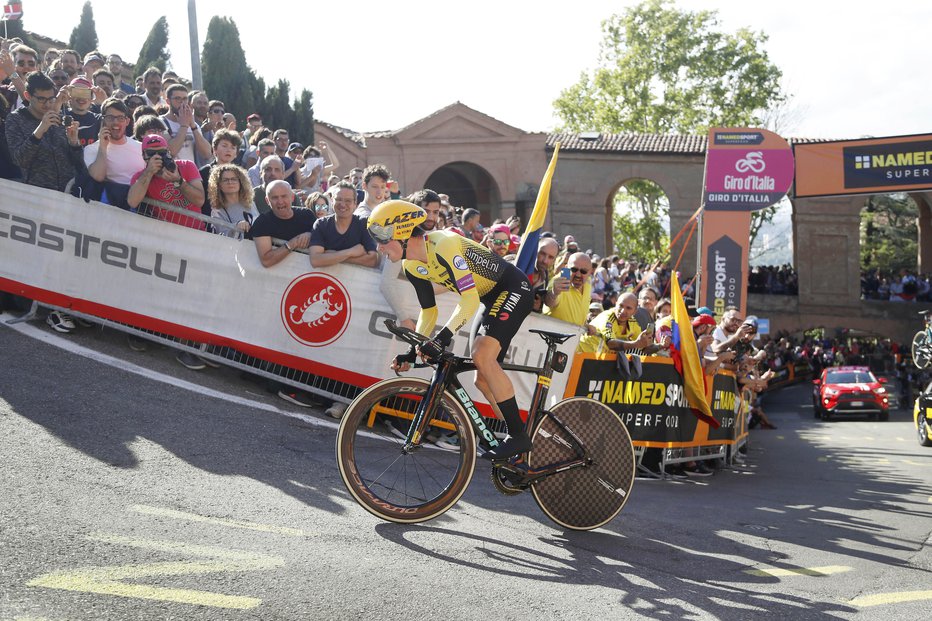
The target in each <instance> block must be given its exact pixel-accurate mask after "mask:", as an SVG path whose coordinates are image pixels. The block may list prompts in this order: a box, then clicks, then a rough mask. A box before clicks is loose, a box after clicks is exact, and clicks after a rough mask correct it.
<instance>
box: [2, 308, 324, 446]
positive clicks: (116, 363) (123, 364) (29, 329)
mask: <svg viewBox="0 0 932 621" xmlns="http://www.w3.org/2000/svg"><path fill="white" fill-rule="evenodd" d="M2 315H3V314H2V313H0V316H2ZM0 326H5V327H7V328H9V329H11V330H13V331H15V332H18V333H19V334H22V335H23V336H28V337H29V338H32V339H36V340H37V341H41V342H43V343H45V344H47V345H51V346H52V347H57V348H59V349H63V350H65V351H67V352H68V353H71V354H74V355H76V356H83V357H84V358H88V359H90V360H93V361H95V362H99V363H100V364H105V365H107V366H110V367H113V368H115V369H119V370H121V371H127V372H129V373H134V374H136V375H140V376H142V377H145V378H147V379H150V380H153V381H156V382H162V383H163V384H169V385H171V386H175V387H176V388H181V389H183V390H188V391H191V392H194V393H197V394H199V395H204V396H207V397H213V398H214V399H223V400H224V401H229V402H230V403H235V404H237V405H244V406H246V407H249V408H253V409H256V410H264V411H266V412H272V413H274V414H280V415H281V416H287V417H289V418H296V419H298V420H300V421H303V422H305V423H308V424H309V425H314V426H316V427H326V428H329V429H338V428H339V427H340V423H338V422H334V421H330V420H323V419H321V418H318V417H316V416H308V415H306V414H299V413H297V412H289V411H287V410H282V409H281V408H277V407H275V406H274V405H270V404H268V403H263V402H261V401H253V400H252V399H244V398H243V397H237V396H234V395H230V394H227V393H225V392H220V391H219V390H214V389H212V388H206V387H204V386H200V385H198V384H194V383H192V382H186V381H185V380H183V379H178V378H177V377H172V376H171V375H166V374H164V373H159V372H158V371H153V370H151V369H147V368H145V367H142V366H139V365H137V364H133V363H132V362H129V361H128V360H122V359H120V358H116V357H114V356H110V355H108V354H104V353H101V352H99V351H94V350H93V349H90V348H88V347H84V346H83V345H79V344H77V343H75V342H73V341H69V340H67V339H64V338H62V337H60V336H58V335H56V334H51V333H48V332H45V331H44V330H42V329H41V328H37V327H36V326H32V325H29V324H28V323H17V324H13V325H10V324H8V323H6V322H5V321H0Z"/></svg>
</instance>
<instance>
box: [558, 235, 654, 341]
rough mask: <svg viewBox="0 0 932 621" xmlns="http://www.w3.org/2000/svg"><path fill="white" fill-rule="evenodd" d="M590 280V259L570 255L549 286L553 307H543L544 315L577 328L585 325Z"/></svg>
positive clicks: (582, 253) (587, 256) (589, 295)
mask: <svg viewBox="0 0 932 621" xmlns="http://www.w3.org/2000/svg"><path fill="white" fill-rule="evenodd" d="M591 278H592V259H590V258H589V255H587V254H586V253H585V252H576V253H574V254H572V255H570V257H569V260H568V262H567V267H565V268H562V269H561V271H560V275H559V276H558V277H556V278H554V279H553V282H551V284H550V291H551V292H552V293H553V296H554V297H553V305H547V306H545V307H544V314H545V315H549V316H551V317H553V318H554V319H560V320H562V321H566V322H569V323H572V324H575V325H577V326H584V325H587V324H586V317H587V316H588V314H589V304H591V303H592V282H591ZM635 300H637V298H635ZM635 306H637V303H636V302H635Z"/></svg>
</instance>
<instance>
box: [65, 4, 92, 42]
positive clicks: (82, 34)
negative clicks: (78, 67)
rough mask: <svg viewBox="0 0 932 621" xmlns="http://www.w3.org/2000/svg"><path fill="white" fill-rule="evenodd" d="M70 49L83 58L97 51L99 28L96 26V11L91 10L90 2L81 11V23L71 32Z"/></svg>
mask: <svg viewBox="0 0 932 621" xmlns="http://www.w3.org/2000/svg"><path fill="white" fill-rule="evenodd" d="M68 47H70V48H71V49H73V50H74V51H76V52H77V53H78V54H80V55H81V56H84V55H85V54H87V53H88V52H93V51H94V50H96V49H97V26H96V25H95V24H94V9H93V8H91V2H90V0H87V2H85V3H84V8H83V9H81V21H79V22H78V25H77V26H75V27H74V30H72V31H71V38H70V39H69V40H68Z"/></svg>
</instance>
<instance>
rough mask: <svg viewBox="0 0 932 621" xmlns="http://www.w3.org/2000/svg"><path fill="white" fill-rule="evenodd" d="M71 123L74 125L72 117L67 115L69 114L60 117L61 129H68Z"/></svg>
mask: <svg viewBox="0 0 932 621" xmlns="http://www.w3.org/2000/svg"><path fill="white" fill-rule="evenodd" d="M72 123H74V117H73V116H71V115H69V114H66V115H65V116H63V117H61V125H62V127H64V128H65V129H68V128H69V127H71V124H72Z"/></svg>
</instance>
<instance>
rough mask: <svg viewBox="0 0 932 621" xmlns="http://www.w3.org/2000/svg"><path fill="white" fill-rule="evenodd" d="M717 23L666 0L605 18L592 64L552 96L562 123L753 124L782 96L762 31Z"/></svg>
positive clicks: (609, 128) (648, 129) (608, 126)
mask: <svg viewBox="0 0 932 621" xmlns="http://www.w3.org/2000/svg"><path fill="white" fill-rule="evenodd" d="M719 28H720V26H719V22H718V18H717V13H716V12H714V11H699V12H695V13H693V12H688V11H681V10H679V9H677V8H675V7H674V6H673V5H672V4H671V2H669V0H645V1H644V2H641V3H640V4H638V5H636V6H634V7H631V8H629V9H628V10H627V11H625V12H624V13H623V14H621V15H613V16H612V17H610V18H609V19H607V20H605V21H604V22H602V31H603V40H602V44H601V51H600V55H599V66H598V67H596V69H595V70H594V71H592V72H591V73H590V74H585V73H584V74H583V75H582V76H581V77H580V80H579V82H577V83H576V84H575V85H573V86H571V87H570V88H568V89H566V90H564V91H563V92H562V93H561V94H560V97H559V98H558V99H557V100H556V101H555V102H554V105H555V107H556V111H557V115H558V116H559V117H560V118H561V119H562V120H563V123H564V125H565V129H566V130H567V131H576V132H579V131H589V130H596V131H602V132H613V133H618V132H641V133H661V134H663V133H685V134H688V133H705V131H707V130H708V128H709V127H712V126H726V127H727V126H739V127H740V126H746V125H755V124H759V123H760V122H761V120H762V115H763V113H764V111H765V110H766V109H767V108H769V107H771V106H773V105H774V104H775V103H777V102H779V101H781V100H782V99H783V96H782V95H781V94H780V77H781V72H780V70H779V69H778V68H777V67H776V66H775V65H774V64H773V63H771V62H770V59H769V58H768V56H767V53H766V51H764V49H763V44H764V42H766V41H767V36H766V35H764V34H762V33H756V32H753V31H751V30H748V29H744V28H742V29H740V30H738V31H737V32H735V33H725V32H721V31H720V29H719Z"/></svg>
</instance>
